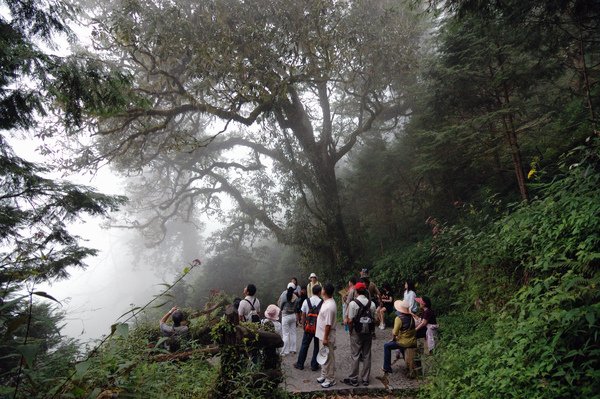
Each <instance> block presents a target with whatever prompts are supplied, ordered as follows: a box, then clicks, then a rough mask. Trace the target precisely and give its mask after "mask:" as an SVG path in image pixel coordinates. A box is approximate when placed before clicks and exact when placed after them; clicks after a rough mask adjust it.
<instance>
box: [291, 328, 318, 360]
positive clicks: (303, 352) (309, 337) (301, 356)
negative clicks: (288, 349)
mask: <svg viewBox="0 0 600 399" xmlns="http://www.w3.org/2000/svg"><path fill="white" fill-rule="evenodd" d="M310 341H313V355H312V359H311V360H310V367H311V368H312V369H318V368H319V363H317V355H318V354H319V338H317V337H315V334H310V333H307V332H306V331H304V336H302V345H301V346H300V352H298V361H297V362H296V365H297V366H298V367H304V362H305V361H306V356H307V355H308V347H309V346H310Z"/></svg>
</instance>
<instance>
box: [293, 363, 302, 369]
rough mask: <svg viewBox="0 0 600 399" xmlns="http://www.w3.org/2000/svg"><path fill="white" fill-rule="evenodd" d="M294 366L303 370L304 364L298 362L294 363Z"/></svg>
mask: <svg viewBox="0 0 600 399" xmlns="http://www.w3.org/2000/svg"><path fill="white" fill-rule="evenodd" d="M294 368H295V369H298V370H304V366H300V365H299V364H298V363H294Z"/></svg>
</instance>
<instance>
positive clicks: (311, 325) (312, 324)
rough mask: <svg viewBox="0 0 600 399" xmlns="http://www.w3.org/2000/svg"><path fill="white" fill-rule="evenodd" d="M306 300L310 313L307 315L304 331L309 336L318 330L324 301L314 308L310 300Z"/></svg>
mask: <svg viewBox="0 0 600 399" xmlns="http://www.w3.org/2000/svg"><path fill="white" fill-rule="evenodd" d="M306 300H307V301H308V303H307V304H308V313H307V314H306V320H305V322H304V331H306V332H307V333H309V334H314V333H315V331H316V329H317V316H318V315H319V311H320V310H321V305H322V304H323V300H322V299H321V302H319V304H318V305H317V306H315V307H313V306H312V303H311V301H310V298H308V299H306Z"/></svg>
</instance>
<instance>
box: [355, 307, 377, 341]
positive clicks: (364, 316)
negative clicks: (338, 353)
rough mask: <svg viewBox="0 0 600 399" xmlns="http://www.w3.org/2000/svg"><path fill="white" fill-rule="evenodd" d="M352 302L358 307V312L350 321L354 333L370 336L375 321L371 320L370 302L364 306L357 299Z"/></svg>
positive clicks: (373, 329)
mask: <svg viewBox="0 0 600 399" xmlns="http://www.w3.org/2000/svg"><path fill="white" fill-rule="evenodd" d="M354 302H356V304H357V305H358V312H356V316H354V318H353V319H352V326H353V327H354V331H356V332H357V333H358V334H361V335H362V334H364V335H367V334H368V335H371V334H372V333H373V331H375V320H374V318H373V313H372V312H371V301H370V300H369V302H367V304H366V305H363V304H362V303H361V302H360V301H359V300H358V299H355V300H354Z"/></svg>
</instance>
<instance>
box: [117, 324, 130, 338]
mask: <svg viewBox="0 0 600 399" xmlns="http://www.w3.org/2000/svg"><path fill="white" fill-rule="evenodd" d="M115 335H116V336H118V337H127V336H128V335H129V324H127V323H119V324H117V328H116V330H115Z"/></svg>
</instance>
